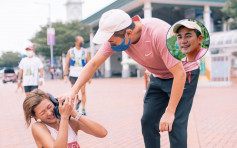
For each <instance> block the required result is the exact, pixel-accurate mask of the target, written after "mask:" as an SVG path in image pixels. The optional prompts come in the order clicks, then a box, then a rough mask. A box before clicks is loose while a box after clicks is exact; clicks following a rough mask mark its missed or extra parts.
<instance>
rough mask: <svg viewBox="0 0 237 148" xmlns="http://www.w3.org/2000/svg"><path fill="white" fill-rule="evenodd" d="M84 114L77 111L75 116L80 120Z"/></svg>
mask: <svg viewBox="0 0 237 148" xmlns="http://www.w3.org/2000/svg"><path fill="white" fill-rule="evenodd" d="M81 116H82V113H81V112H77V115H76V117H75V119H76V120H79V119H80V118H81Z"/></svg>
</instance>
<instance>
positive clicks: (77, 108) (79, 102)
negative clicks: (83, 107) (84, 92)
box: [76, 100, 81, 111]
mask: <svg viewBox="0 0 237 148" xmlns="http://www.w3.org/2000/svg"><path fill="white" fill-rule="evenodd" d="M80 104H81V100H79V101H78V103H77V106H76V110H77V111H78V110H79V106H80Z"/></svg>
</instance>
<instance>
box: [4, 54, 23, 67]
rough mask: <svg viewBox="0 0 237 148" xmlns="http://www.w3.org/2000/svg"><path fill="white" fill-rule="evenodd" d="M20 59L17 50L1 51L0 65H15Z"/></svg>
mask: <svg viewBox="0 0 237 148" xmlns="http://www.w3.org/2000/svg"><path fill="white" fill-rule="evenodd" d="M20 60H21V58H20V53H18V52H11V51H8V52H3V53H2V56H1V57H0V67H16V66H18V64H19V62H20Z"/></svg>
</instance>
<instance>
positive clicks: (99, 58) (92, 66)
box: [71, 52, 107, 94]
mask: <svg viewBox="0 0 237 148" xmlns="http://www.w3.org/2000/svg"><path fill="white" fill-rule="evenodd" d="M106 59H107V57H105V56H103V55H102V54H101V53H100V52H97V54H96V55H95V56H94V57H93V58H92V59H91V60H90V61H89V62H88V63H87V64H86V66H85V67H84V68H83V70H82V72H81V74H80V76H79V77H78V79H77V81H76V83H75V84H74V85H73V87H72V89H71V90H72V93H74V94H77V93H78V92H79V90H80V89H81V87H82V86H83V85H84V84H85V83H86V82H87V81H88V80H89V79H90V78H91V77H92V76H93V75H94V73H95V72H96V70H97V69H98V67H99V66H100V65H101V64H103V63H104V62H105V60H106Z"/></svg>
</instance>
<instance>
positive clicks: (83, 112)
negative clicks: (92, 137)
mask: <svg viewBox="0 0 237 148" xmlns="http://www.w3.org/2000/svg"><path fill="white" fill-rule="evenodd" d="M82 115H84V116H86V110H85V109H84V108H83V109H82Z"/></svg>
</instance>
